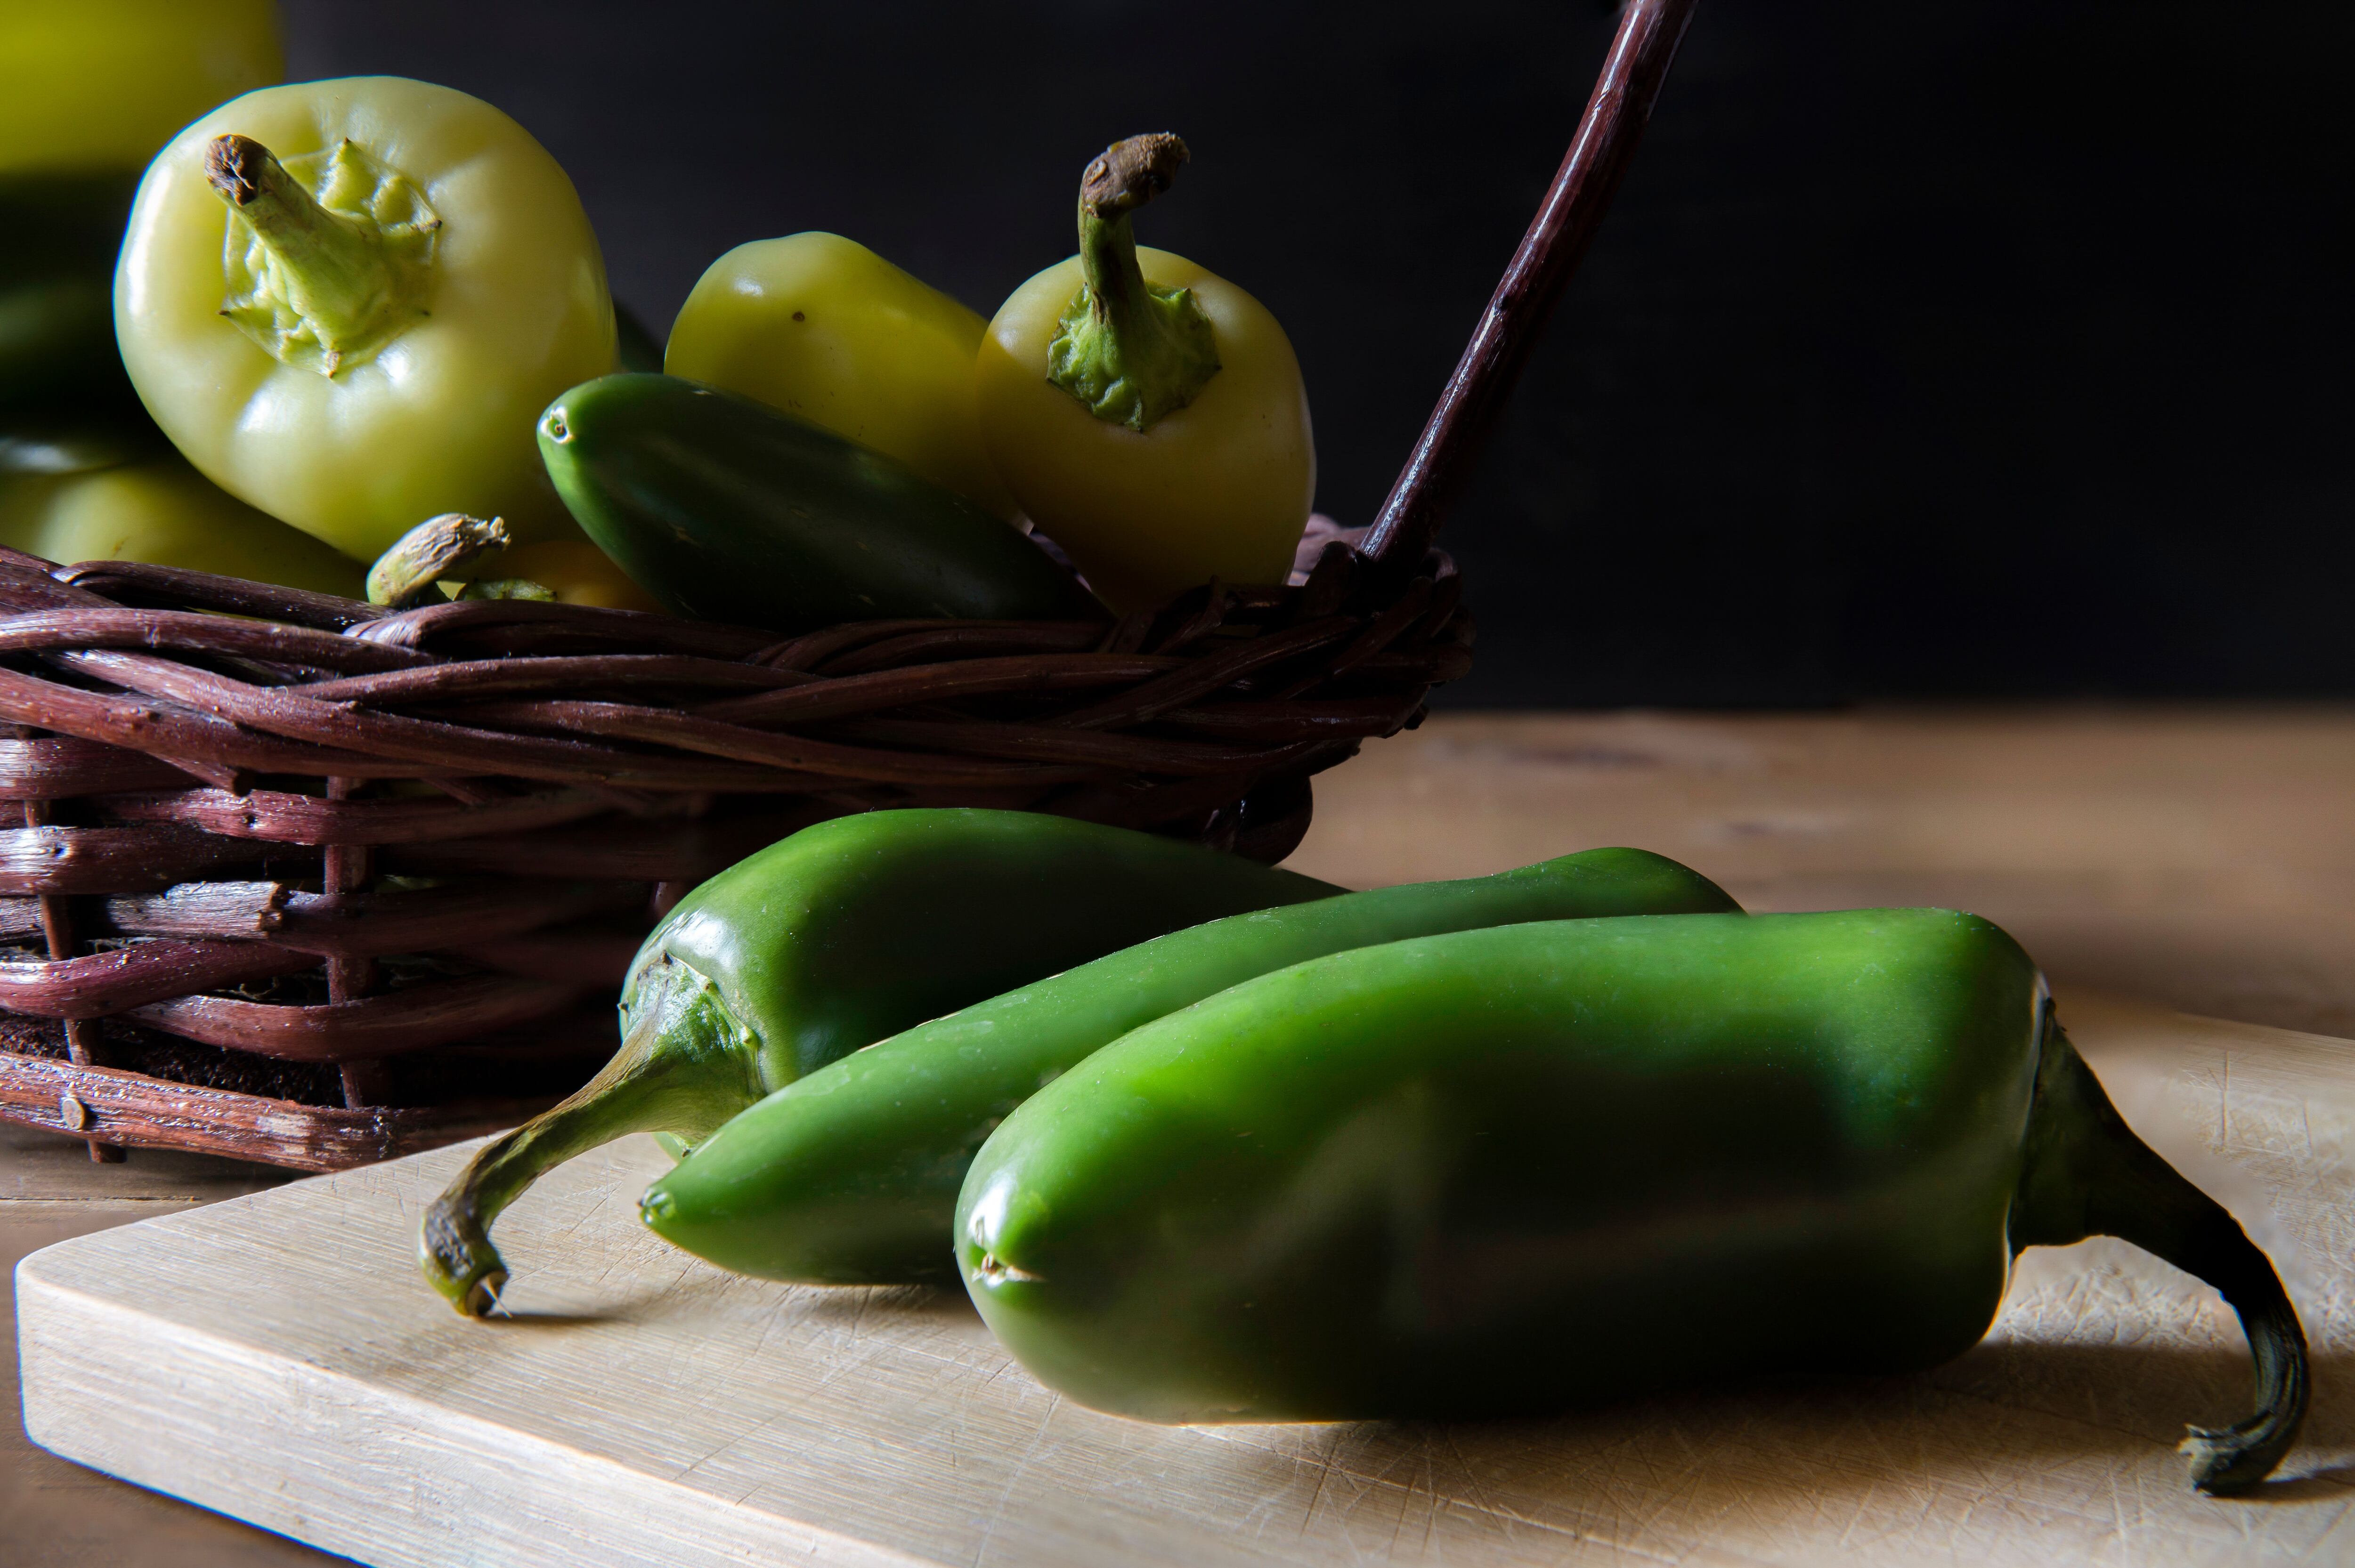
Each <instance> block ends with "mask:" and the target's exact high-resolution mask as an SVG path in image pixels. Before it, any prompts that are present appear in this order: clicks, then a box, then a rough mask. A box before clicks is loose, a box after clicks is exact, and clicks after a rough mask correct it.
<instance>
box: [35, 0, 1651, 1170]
mask: <svg viewBox="0 0 2355 1568" xmlns="http://www.w3.org/2000/svg"><path fill="white" fill-rule="evenodd" d="M1688 11H1689V0H1636V4H1634V5H1631V7H1630V8H1629V11H1628V14H1627V16H1626V18H1625V21H1624V22H1623V24H1622V27H1621V32H1620V37H1619V41H1618V45H1617V47H1616V48H1614V52H1613V54H1612V57H1611V59H1610V61H1609V62H1608V63H1606V66H1605V68H1604V77H1603V79H1602V81H1601V82H1599V83H1598V85H1597V88H1596V91H1595V96H1594V99H1593V101H1592V102H1591V103H1590V104H1589V105H1588V109H1587V113H1586V116H1585V120H1584V122H1582V125H1581V128H1580V133H1579V141H1578V142H1577V143H1575V144H1573V146H1572V150H1571V154H1570V156H1569V157H1568V158H1567V159H1566V160H1565V161H1564V163H1563V164H1562V168H1561V174H1560V175H1558V176H1557V178H1556V180H1555V183H1554V186H1553V189H1552V191H1551V192H1550V194H1549V196H1548V198H1547V202H1546V205H1545V207H1543V208H1542V209H1541V210H1540V214H1539V216H1538V219H1537V221H1536V223H1534V224H1533V225H1532V227H1531V228H1530V231H1529V236H1528V237H1527V238H1525V239H1524V241H1523V243H1522V246H1521V249H1520V250H1519V252H1518V253H1517V255H1516V256H1515V258H1514V261H1513V265H1512V267H1511V269H1510V270H1508V272H1507V274H1506V277H1505V281H1504V282H1503V283H1502V284H1500V286H1499V288H1498V290H1497V297H1496V300H1495V301H1493V302H1491V304H1490V306H1489V309H1488V312H1487V314H1486V315H1485V316H1484V317H1483V319H1482V322H1481V324H1480V327H1479V330H1478V332H1477V333H1476V334H1475V336H1474V339H1473V342H1472V344H1471V345H1470V346H1469V347H1467V349H1466V350H1465V357H1464V361H1463V364H1462V365H1461V366H1459V367H1458V369H1457V371H1456V374H1455V377H1454V378H1453V379H1452V380H1451V381H1450V383H1449V386H1448V388H1447V391H1446V393H1445V395H1444V397H1442V399H1441V402H1440V405H1439V407H1438V408H1437V409H1436V410H1435V411H1434V412H1433V416H1432V418H1431V421H1430V424H1429V426H1428V427H1427V428H1426V429H1425V431H1424V433H1423V439H1422V440H1421V442H1420V443H1419V444H1418V446H1417V448H1416V450H1415V453H1414V454H1413V456H1412V459H1411V460H1410V461H1409V462H1408V464H1407V467H1406V470H1405V471H1404V472H1403V473H1402V474H1401V478H1400V482H1399V483H1398V485H1397V486H1396V487H1395V488H1394V490H1393V492H1392V493H1391V497H1390V502H1389V503H1388V505H1387V506H1386V507H1385V509H1384V513H1383V515H1382V517H1381V519H1380V522H1379V523H1378V524H1376V525H1375V526H1374V527H1373V528H1372V529H1371V530H1370V531H1369V532H1368V534H1367V535H1365V536H1364V537H1362V538H1360V537H1358V536H1355V535H1348V534H1347V533H1344V532H1342V531H1339V530H1336V529H1332V528H1331V527H1330V526H1329V525H1327V526H1322V527H1317V528H1312V531H1311V534H1310V535H1309V537H1308V538H1306V539H1305V540H1304V542H1303V546H1302V552H1301V556H1302V561H1301V565H1302V568H1303V569H1302V570H1300V571H1296V572H1295V574H1294V576H1295V580H1294V582H1293V583H1292V584H1290V585H1289V586H1286V587H1283V588H1232V587H1222V586H1220V585H1219V584H1216V583H1213V584H1210V585H1208V586H1206V587H1204V588H1197V589H1194V590H1192V591H1190V592H1188V593H1186V594H1183V595H1181V596H1179V597H1178V598H1177V599H1176V600H1174V601H1173V602H1171V603H1170V604H1168V605H1167V606H1165V607H1163V608H1162V609H1160V610H1158V611H1157V612H1155V613H1152V614H1140V615H1134V616H1130V617H1128V618H1126V619H1124V620H1119V621H1117V622H1053V623H1050V622H1039V623H1012V622H983V621H944V620H879V621H868V622H862V623H859V624H856V625H843V626H835V627H829V628H826V629H825V630H819V631H815V632H812V633H810V634H808V635H805V636H802V637H797V638H794V639H791V640H789V641H779V640H778V639H777V638H776V637H775V636H774V635H773V634H770V633H766V632H761V631H754V630H744V629H741V628H737V627H730V626H722V625H715V624H711V623H708V622H690V621H682V620H672V619H669V618H667V617H662V616H651V615H641V614H635V613H632V612H628V611H622V610H600V609H585V608H579V607H570V606H562V605H552V604H544V603H532V602H528V601H517V600H488V601H468V600H460V601H454V602H451V603H445V604H437V605H434V606H432V607H431V608H428V609H416V610H410V611H407V612H404V613H400V614H392V615H388V614H386V613H385V612H384V611H382V610H380V609H376V608H374V607H371V606H369V605H366V604H360V603H356V602H353V601H350V600H345V599H333V598H328V597H325V596H320V595H314V594H304V593H298V592H294V591H292V590H288V589H282V588H271V587H267V586H264V585H261V584H257V583H252V582H247V581H243V580H240V579H235V578H228V577H210V576H207V575H204V574H201V573H193V572H184V571H176V570H171V569H166V568H161V567H142V566H133V565H126V564H122V563H111V562H96V563H86V564H84V565H80V566H73V567H56V566H53V565H52V564H51V563H49V562H47V561H42V560H38V559H37V558H35V557H32V556H23V555H18V554H16V553H14V552H0V612H5V613H0V726H14V727H13V729H10V730H8V732H7V734H8V736H9V737H8V738H5V739H0V800H7V801H11V802H14V803H15V810H16V811H18V812H21V816H22V821H23V825H22V826H21V827H16V826H12V827H8V828H5V829H0V918H5V921H6V922H7V930H6V932H5V935H0V941H9V942H14V943H16V944H18V945H19V955H18V956H14V957H0V1119H7V1120H12V1121H16V1122H21V1123H27V1124H30V1125H35V1126H40V1127H46V1128H55V1129H58V1130H59V1131H63V1132H67V1133H70V1134H73V1135H75V1136H79V1137H81V1138H84V1139H88V1140H89V1142H90V1146H91V1153H92V1155H93V1157H95V1158H119V1157H120V1150H121V1149H122V1148H123V1147H124V1146H126V1145H130V1146H147V1147H170V1148H179V1149H187V1150H201V1151H205V1152H209V1153H218V1154H229V1155H237V1156H241V1157H243V1158H247V1159H251V1160H266V1161H269V1162H272V1163H274V1164H279V1165H286V1166H293V1167H297V1168H300V1169H304V1170H314V1171H315V1170H331V1169H336V1168H339V1167H344V1166H348V1165H353V1164H357V1163H362V1162H365V1161H368V1160H382V1159H386V1158H388V1157H390V1156H393V1155H397V1154H403V1153H408V1152H411V1151H414V1150H420V1149H424V1148H428V1147H431V1146H432V1145H435V1144H438V1143H443V1142H448V1141H451V1140H453V1139H461V1138H465V1137H470V1136H473V1135H474V1134H477V1133H480V1132H485V1131H488V1130H490V1129H493V1128H499V1127H505V1126H511V1125H513V1124H514V1123H515V1122H516V1121H517V1120H518V1119H520V1118H522V1117H523V1116H525V1115H527V1114H528V1113H529V1112H530V1111H532V1110H534V1109H537V1108H538V1107H540V1106H542V1105H545V1104H546V1103H548V1102H549V1100H551V1099H553V1098H555V1097H558V1096H559V1095H561V1094H563V1093H565V1092H568V1091H569V1090H570V1089H571V1088H572V1087H574V1086H577V1085H578V1084H579V1082H580V1081H581V1079H582V1078H584V1077H585V1076H586V1075H588V1073H589V1072H591V1070H593V1068H594V1067H595V1066H596V1065H598V1064H599V1063H601V1062H602V1060H603V1059H604V1058H605V1057H606V1056H607V1055H609V1054H611V1052H612V1050H613V1046H614V1044H615V1043H616V1042H615V1034H614V1020H613V991H614V988H615V986H616V985H617V983H618V982H619V980H620V979H621V977H622V974H623V969H624V968H625V967H626V965H627V962H628V960H629V959H630V957H631V955H632V954H633V953H634V951H635V949H636V947H637V944H638V941H639V939H640V938H641V937H642V936H643V935H644V933H645V929H646V927H647V926H648V925H649V924H650V922H651V921H652V920H653V919H655V917H657V916H659V915H660V914H661V913H662V911H664V910H665V909H666V908H667V907H668V906H670V904H672V903H673V902H675V901H676V900H677V898H678V897H679V896H680V895H682V894H684V893H685V892H686V891H687V888H689V887H691V886H692V885H695V884H696V883H697V882H698V881H700V880H702V879H703V878H705V877H707V876H709V875H710V874H713V873H714V872H717V871H719V870H720V869H722V868H723V867H725V866H727V865H729V864H730V863H733V862H735V861H736V860H738V859H741V857H742V856H744V855H745V854H748V853H751V852H752V851H753V850H756V849H758V848H760V847H762V845H764V844H767V843H770V842H773V841H774V840H776V839H778V838H781V837H783V836H784V835H785V834H787V833H790V832H794V831H795V830H797V829H799V828H801V827H804V826H806V825H807V824H809V823H811V822H813V821H819V820H821V819H823V818H826V817H830V816H836V815H839V814H842V813H845V812H849V811H859V810H871V809H874V808H877V807H885V806H900V805H951V804H954V805H986V806H993V807H1001V808H1009V809H1020V810H1042V811H1053V812H1060V813H1063V814H1067V815H1071V816H1077V817H1084V818H1088V819H1091V820H1094V821H1105V822H1112V823H1117V824H1121V825H1124V826H1131V827H1137V828H1143V829H1147V830H1150V831H1154V832H1166V833H1171V834H1176V835H1181V836H1185V837H1189V838H1195V839H1199V840H1201V841H1203V842H1208V843H1211V844H1214V845H1217V846H1220V847H1221V848H1226V849H1231V850H1233V851H1235V852H1237V853H1242V854H1246V855H1250V856H1252V857H1254V858H1257V859H1262V860H1266V861H1271V862H1272V861H1275V860H1279V859H1281V858H1282V857H1283V856H1284V855H1285V854H1287V853H1290V851H1291V850H1292V848H1293V847H1294V846H1295V844H1296V843H1298V842H1299V841H1300V837H1301V835H1302V833H1304V832H1305V831H1306V829H1307V825H1308V819H1309V809H1310V794H1309V785H1308V779H1309V778H1310V777H1311V776H1312V775H1314V774H1315V773H1316V772H1317V771H1319V770H1321V769H1323V768H1330V767H1332V766H1333V765H1334V764H1336V763H1337V762H1340V761H1342V760H1344V759H1345V758H1348V757H1349V756H1350V755H1351V754H1352V753H1354V752H1355V751H1356V749H1357V747H1359V744H1360V743H1361V742H1363V741H1364V740H1366V739H1367V738H1369V737H1374V736H1388V735H1391V734H1394V733H1396V732H1397V731H1398V730H1400V729H1401V728H1402V727H1406V726H1411V725H1412V724H1414V723H1416V722H1417V721H1418V720H1419V719H1420V717H1421V715H1422V714H1423V699H1424V695H1425V694H1426V693H1427V692H1428V690H1429V689H1430V688H1431V687H1432V686H1433V685H1434V684H1436V683H1440V682H1443V681H1447V680H1452V679H1454V678H1455V677H1456V676H1458V675H1461V674H1462V673H1464V672H1465V670H1466V669H1468V668H1469V666H1470V659H1471V655H1470V645H1471V641H1472V630H1471V622H1470V620H1469V618H1468V616H1467V615H1466V614H1465V611H1464V609H1463V608H1462V604H1461V596H1460V591H1459V590H1460V586H1461V585H1460V579H1459V578H1458V577H1456V576H1455V571H1454V568H1453V567H1452V566H1451V565H1450V564H1449V563H1448V561H1447V559H1446V557H1445V556H1443V555H1440V554H1439V553H1438V552H1436V551H1434V550H1433V549H1432V548H1431V547H1430V540H1431V537H1432V535H1433V532H1434V530H1435V526H1436V523H1437V520H1438V518H1439V516H1440V515H1441V514H1443V513H1444V510H1445V506H1446V503H1447V501H1448V500H1449V499H1450V497H1451V495H1452V493H1453V491H1454V490H1455V486H1456V485H1457V483H1458V482H1460V480H1461V477H1462V474H1463V473H1464V471H1465V469H1466V468H1467V467H1468V465H1469V462H1470V459H1471V456H1472V453H1473V451H1474V450H1475V449H1476V446H1477V444H1478V440H1479V437H1480V435H1481V433H1482V432H1483V431H1484V430H1485V429H1486V428H1487V425H1488V423H1489V422H1490V420H1491V418H1492V417H1493V414H1494V411H1495V409H1496V408H1497V405H1498V404H1499V403H1500V402H1501V400H1502V397H1503V394H1504V392H1505V391H1506V389H1507V388H1508V387H1509V384H1510V382H1511V380H1512V378H1513V376H1515V374H1516V373H1517V372H1518V366H1519V362H1520V359H1521V357H1522V355H1523V354H1524V353H1525V352H1526V349H1527V346H1528V344H1529V341H1530V339H1531V338H1532V337H1533V335H1534V332H1535V327H1536V324H1537V323H1538V322H1539V321H1540V320H1541V319H1542V317H1543V315H1544V314H1545V313H1546V312H1547V310H1548V309H1549V308H1550V303H1551V302H1552V300H1553V298H1554V297H1555V296H1556V295H1558V294H1559V292H1560V290H1561V285H1562V283H1563V282H1564V281H1566V280H1567V277H1568V274H1569V272H1570V270H1571V269H1572V266H1573V265H1574V264H1575V261H1576V259H1577V257H1578V255H1579V253H1580V252H1581V251H1582V249H1583V247H1584V244H1585V241H1586V239H1587V238H1589V237H1590V236H1591V235H1592V233H1593V228H1594V225H1595V223H1596V222H1597V221H1598V220H1599V219H1600V217H1601V214H1602V210H1603V207H1604V205H1605V204H1606V203H1607V202H1608V199H1609V196H1610V193H1611V190H1612V187H1613V186H1614V184H1615V181H1616V177H1617V175H1618V174H1619V172H1620V171H1621V170H1622V169H1623V168H1624V166H1625V161H1626V158H1627V155H1628V154H1630V153H1631V152H1632V150H1633V146H1634V143H1635V140H1636V136H1637V135H1638V134H1639V133H1640V130H1641V127H1642V123H1643V121H1644V119H1645V117H1646V112H1647V111H1648V107H1649V103H1650V101H1651V98H1652V96H1653V94H1654V93H1655V92H1656V91H1657V87H1658V83H1659V79H1660V78H1661V77H1662V76H1663V75H1664V74H1665V72H1666V69H1667V67H1668V60H1669V58H1671V57H1672V56H1673V52H1674V49H1675V46H1676V42H1677V38H1678V35H1680V33H1681V31H1682V27H1683V23H1684V19H1685V16H1686V15H1687V13H1688ZM1320 522H1321V520H1320Z"/></svg>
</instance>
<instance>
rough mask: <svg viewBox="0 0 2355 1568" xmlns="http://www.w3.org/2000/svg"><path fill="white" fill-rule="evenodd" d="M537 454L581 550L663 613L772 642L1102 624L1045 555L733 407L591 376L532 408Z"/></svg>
mask: <svg viewBox="0 0 2355 1568" xmlns="http://www.w3.org/2000/svg"><path fill="white" fill-rule="evenodd" d="M539 447H540V452H541V454H542V456H543V458H544V460H545V461H546V462H547V465H548V471H549V476H550V477H551V478H552V479H554V480H555V482H556V488H557V490H558V491H559V493H561V494H562V495H563V497H564V502H565V504H566V505H567V506H569V507H570V508H571V510H572V514H573V516H575V517H577V518H578V519H580V522H581V527H582V528H583V529H584V530H586V531H587V533H588V535H589V537H590V538H591V539H592V540H594V541H595V542H596V543H597V544H598V545H599V546H601V547H602V548H603V550H604V551H605V553H606V554H607V555H609V556H613V559H614V560H615V561H616V562H618V563H619V564H620V565H621V567H622V568H623V570H624V571H626V572H627V573H628V574H629V575H630V577H632V578H633V579H634V581H636V582H637V583H638V585H639V586H640V587H642V588H645V589H646V591H648V592H649V593H651V594H653V595H654V596H655V598H656V599H660V600H661V601H662V602H663V604H664V605H665V606H666V607H667V608H668V609H670V610H671V611H672V612H673V613H675V614H678V615H686V616H693V617H698V618H700V619H702V620H726V621H732V622H735V623H736V624H738V625H742V626H762V627H768V628H771V629H773V630H778V631H783V632H794V631H805V630H810V629H812V628H814V627H818V626H826V625H831V624H834V623H836V622H838V621H846V620H880V619H888V618H891V617H897V616H920V617H929V616H945V617H950V618H955V619H969V620H1092V619H1101V618H1102V617H1103V607H1102V606H1100V605H1098V604H1097V603H1096V602H1095V600H1093V599H1091V598H1089V597H1088V595H1087V592H1086V590H1084V589H1083V588H1081V587H1080V586H1079V584H1078V583H1077V582H1075V581H1073V580H1072V577H1071V574H1070V573H1069V572H1067V571H1065V570H1064V569H1063V568H1062V567H1060V566H1059V565H1057V564H1056V562H1055V561H1054V560H1053V558H1052V557H1050V556H1048V554H1047V553H1046V552H1045V551H1044V550H1041V549H1039V546H1036V545H1034V544H1032V543H1031V542H1030V541H1029V540H1028V538H1026V537H1024V536H1023V535H1021V534H1020V533H1018V532H1017V531H1016V530H1014V529H1012V528H1010V527H1008V526H1007V525H1006V524H1005V523H1003V522H1002V521H1000V520H999V519H998V518H996V517H995V516H993V515H991V514H989V513H987V512H986V511H984V510H983V509H982V508H981V507H979V506H976V505H975V504H974V503H972V502H970V501H967V500H966V499H965V498H964V497H963V496H961V495H957V494H954V493H951V492H949V491H945V490H943V489H942V488H940V487H939V486H938V485H936V484H932V483H931V482H928V481H926V480H924V479H922V478H921V477H920V476H918V475H917V474H916V473H915V472H914V471H911V470H910V469H908V468H906V467H904V466H902V465H901V464H900V463H897V462H894V461H892V460H891V459H890V458H887V457H884V456H883V455H881V454H880V453H879V452H873V451H869V450H867V449H866V448H864V447H861V446H859V445H858V444H857V443H855V442H852V441H849V440H844V439H843V438H842V437H841V436H838V435H837V434H835V433H834V432H833V431H831V430H827V429H821V428H819V427H818V426H816V425H813V424H811V423H809V422H808V421H807V420H805V419H797V418H794V417H793V416H792V415H790V414H785V413H781V412H779V411H778V410H777V409H774V408H769V407H768V406H767V405H765V404H762V403H757V402H755V401H753V400H752V399H751V398H750V397H738V396H737V395H736V394H735V393H732V392H722V391H719V390H718V389H716V388H713V387H705V386H702V385H700V384H698V383H696V382H693V381H682V380H680V379H679V378H678V377H677V376H639V375H620V376H603V377H601V378H600V379H598V380H595V381H591V382H589V383H587V384H586V385H584V386H580V387H573V388H572V389H571V390H570V391H569V392H567V393H565V394H564V396H563V397H559V398H558V399H557V400H556V401H555V402H554V403H552V404H551V405H549V408H548V411H547V413H546V414H545V415H543V416H542V417H541V418H540V421H539Z"/></svg>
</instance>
